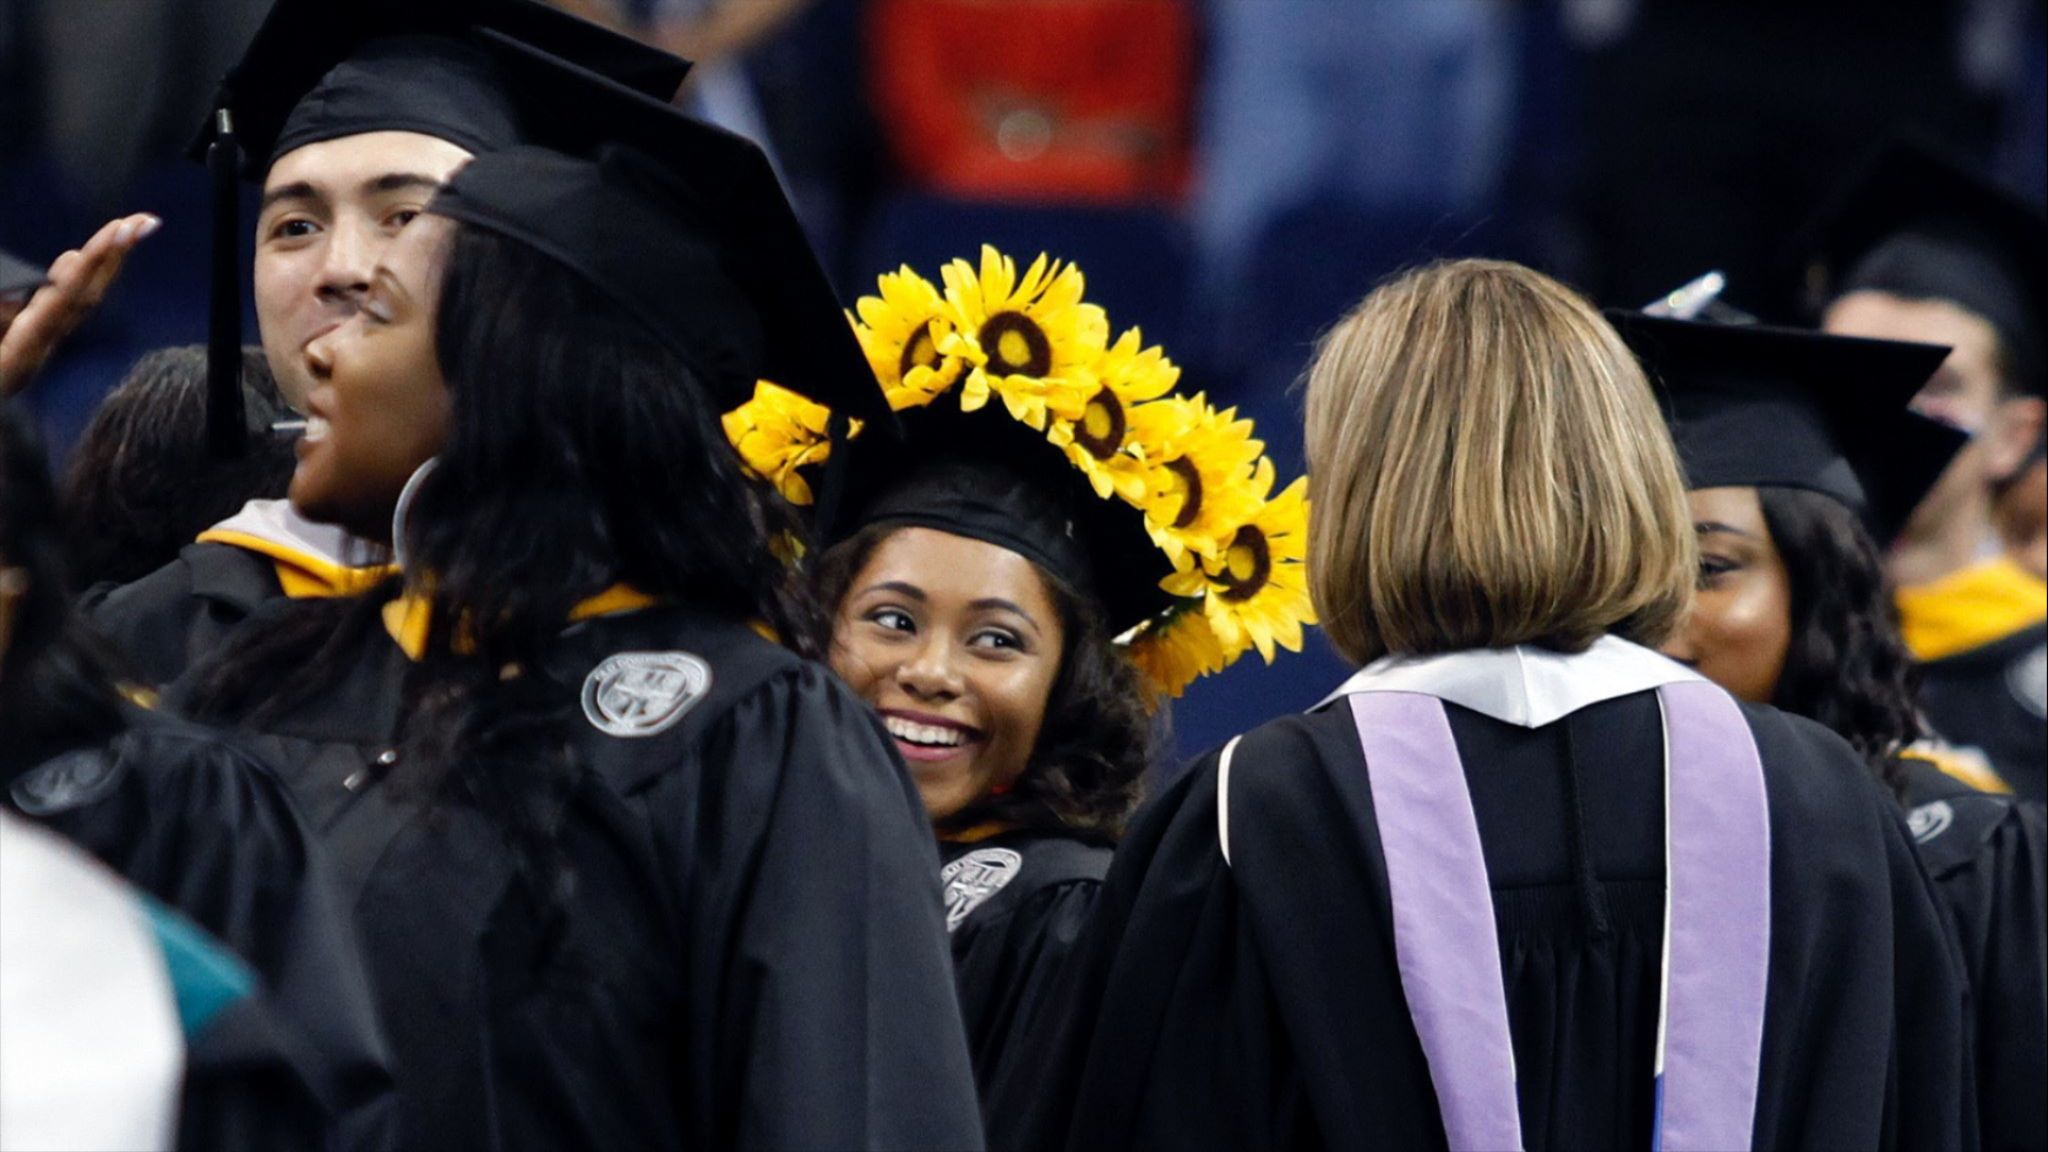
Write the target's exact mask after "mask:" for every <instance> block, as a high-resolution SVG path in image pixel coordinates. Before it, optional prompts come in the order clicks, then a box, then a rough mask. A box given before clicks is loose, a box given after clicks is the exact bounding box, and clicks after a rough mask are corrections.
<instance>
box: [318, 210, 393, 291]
mask: <svg viewBox="0 0 2048 1152" xmlns="http://www.w3.org/2000/svg"><path fill="white" fill-rule="evenodd" d="M381 249H382V237H380V236H378V235H376V233H375V230H374V229H371V228H368V227H365V226H363V225H361V224H359V223H356V222H352V221H347V220H341V221H337V222H336V223H335V225H334V228H333V229H332V230H331V231H330V232H329V233H328V240H327V249H326V253H325V259H324V260H323V261H322V262H321V265H320V278H319V280H318V281H317V282H316V283H315V284H314V289H313V290H314V293H315V294H316V295H318V296H319V297H320V299H321V300H322V301H327V302H333V303H345V304H353V303H355V302H356V301H357V300H358V299H360V298H361V296H362V294H363V293H364V292H366V291H368V290H369V287H370V273H371V270H372V269H373V268H374V267H375V266H376V263H377V254H378V252H379V251H380V250H381Z"/></svg>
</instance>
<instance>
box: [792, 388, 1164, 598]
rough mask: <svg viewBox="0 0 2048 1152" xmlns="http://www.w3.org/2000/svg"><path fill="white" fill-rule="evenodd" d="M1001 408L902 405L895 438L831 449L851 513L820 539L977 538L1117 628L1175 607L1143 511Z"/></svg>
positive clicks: (821, 530)
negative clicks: (910, 529) (872, 531)
mask: <svg viewBox="0 0 2048 1152" xmlns="http://www.w3.org/2000/svg"><path fill="white" fill-rule="evenodd" d="M1001 409H1002V406H1001V405H1000V404H991V405H989V406H988V407H986V408H983V409H982V410H980V411H978V412H962V411H960V409H959V407H958V406H957V405H953V404H932V405H928V406H925V407H920V408H911V409H908V410H905V411H903V412H899V413H898V414H897V415H898V417H899V418H900V419H901V420H902V424H903V437H902V439H901V440H897V441H892V440H888V439H884V438H881V437H874V438H870V437H869V436H867V435H866V434H865V433H863V434H862V435H861V436H860V437H858V438H856V439H855V440H854V441H853V442H852V444H851V445H849V446H848V449H847V451H845V452H843V453H841V452H835V453H834V456H835V457H836V458H843V459H846V460H848V461H849V464H848V466H847V475H846V480H845V485H846V495H845V497H844V507H845V508H846V509H847V513H848V514H847V515H845V516H843V517H841V518H839V519H838V520H837V521H834V522H830V523H824V524H821V525H820V526H819V534H820V536H821V537H822V538H823V540H824V542H825V544H826V546H828V547H829V546H831V545H833V544H836V543H839V542H840V541H842V540H845V539H848V538H849V537H851V536H853V535H854V534H856V533H858V532H859V531H860V530H862V529H864V528H866V527H868V526H870V525H874V524H892V525H905V526H914V527H923V528H933V529H937V530H938V531H941V532H947V533H950V534H952V535H955V536H965V537H967V538H969V539H973V540H981V541H985V542H987V543H990V544H994V545H996V546H998V547H1000V548H1007V549H1009V550H1010V551H1012V552H1015V553H1017V554H1019V555H1021V556H1023V557H1025V558H1026V559H1028V560H1030V561H1031V562H1032V563H1034V564H1036V565H1038V566H1039V567H1040V568H1042V569H1044V570H1046V571H1047V572H1050V573H1052V574H1053V575H1054V576H1056V577H1058V578H1059V579H1060V580H1061V581H1063V582H1064V583H1066V584H1067V585H1068V586H1069V587H1071V588H1073V589H1074V590H1076V591H1077V592H1079V593H1080V594H1081V595H1082V596H1083V597H1084V598H1087V599H1092V600H1095V601H1096V602H1098V603H1100V604H1101V605H1102V607H1103V611H1104V613H1105V615H1106V617H1107V620H1108V623H1109V626H1110V631H1111V632H1112V633H1115V634H1121V633H1123V632H1125V631H1128V630H1129V629H1131V628H1134V627H1136V626H1137V625H1139V624H1141V623H1143V622H1145V621H1147V620H1150V619H1152V618H1153V617H1155V616H1157V615H1158V614H1159V613H1160V612H1162V611H1164V610H1165V609H1166V608H1167V607H1169V606H1170V605H1172V604H1173V603H1174V597H1173V596H1172V595H1171V594H1169V593H1167V592H1166V591H1165V590H1164V589H1162V588H1160V586H1159V582H1160V581H1161V580H1164V579H1166V578H1167V577H1168V576H1171V575H1173V562H1172V561H1171V560H1169V559H1168V558H1167V556H1166V554H1165V553H1164V552H1162V551H1160V550H1159V548H1158V547H1157V546H1155V545H1154V544H1153V543H1152V539H1151V537H1150V536H1149V535H1148V534H1147V533H1146V530H1145V522H1144V515H1143V513H1141V512H1139V511H1138V510H1137V509H1135V508H1133V507H1131V506H1130V505H1128V504H1126V503H1124V502H1123V501H1122V500H1104V499H1102V498H1100V497H1098V496H1097V495H1096V494H1095V492H1094V490H1093V489H1092V488H1091V487H1090V486H1089V483H1088V480H1087V478H1086V477H1084V476H1083V475H1082V474H1081V472H1080V471H1079V470H1078V469H1076V468H1075V467H1074V466H1073V465H1072V464H1071V463H1069V462H1068V461H1067V458H1066V456H1065V454H1064V453H1063V452H1061V450H1060V449H1058V448H1056V447H1054V446H1052V445H1051V444H1048V443H1047V442H1046V439H1045V435H1044V434H1043V433H1041V432H1038V431H1036V430H1034V429H1032V428H1031V427H1030V426H1028V425H1026V424H1023V423H1020V422H1019V421H1016V420H1013V419H1011V418H1010V417H1009V415H1008V414H1007V413H1005V412H1003V411H1002V410H1001ZM906 445H908V446H909V447H908V448H907V449H906Z"/></svg>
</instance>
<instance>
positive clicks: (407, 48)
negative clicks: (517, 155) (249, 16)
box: [193, 0, 690, 179]
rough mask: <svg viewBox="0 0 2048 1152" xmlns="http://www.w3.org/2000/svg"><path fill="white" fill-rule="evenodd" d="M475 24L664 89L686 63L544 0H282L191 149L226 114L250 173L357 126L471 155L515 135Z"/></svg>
mask: <svg viewBox="0 0 2048 1152" xmlns="http://www.w3.org/2000/svg"><path fill="white" fill-rule="evenodd" d="M473 29H490V30H492V31H494V32H496V33H498V34H499V35H500V36H502V37H504V38H507V39H510V40H513V41H516V42H520V43H525V44H530V45H532V46H534V47H536V48H539V49H541V50H543V51H546V52H549V53H552V54H554V55H556V56H560V57H562V58H564V59H566V60H570V61H573V62H575V63H576V64H578V65H580V66H582V67H585V68H590V69H592V70H594V71H596V72H598V73H599V74H601V75H603V76H606V77H608V78H609V79H611V80H613V81H615V82H617V83H620V84H624V85H626V86H628V87H631V88H634V89H635V90H637V91H641V92H645V93H647V94H648V95H651V96H653V97H655V98H656V99H660V100H667V99H669V98H670V97H672V96H674V95H675V92H676V89H677V88H679V87H680V86H681V85H682V82H683V77H684V75H685V74H687V73H688V71H689V67H690V65H689V63H688V62H687V61H684V60H682V59H680V58H678V57H675V56H672V55H670V54H669V53H666V52H663V51H660V50H659V49H656V48H650V47H648V46H647V45H644V44H642V43H640V42H639V41H637V40H634V39H632V38H630V37H627V36H621V35H619V34H618V33H615V32H612V31H610V30H608V29H605V28H602V27H599V26H598V25H595V24H592V23H590V22H588V21H586V20H582V19H579V18H577V17H574V16H571V15H569V14H567V13H565V12H562V11H560V10H558V9H556V8H553V7H551V6H549V5H547V4H544V3H540V2H539V0H346V2H343V3H337V2H336V0H277V2H276V3H275V4H274V5H273V6H272V7H271V10H270V13H269V15H268V16H267V17H265V19H264V21H263V25H262V27H260V28H258V29H257V31H256V35H255V37H254V38H253V39H252V40H251V41H250V42H249V48H248V50H247V51H246V52H244V53H243V56H242V60H241V62H240V63H238V64H236V65H235V66H234V68H232V69H231V70H230V71H229V72H228V74H227V76H226V77H225V78H224V79H223V80H222V81H221V85H220V93H219V95H218V97H217V98H216V99H215V101H214V108H215V111H214V113H213V114H211V115H209V116H208V118H207V122H206V123H205V124H204V125H203V126H202V127H201V129H200V133H199V136H198V139H197V140H196V141H195V142H194V144H193V154H194V158H195V159H198V158H201V157H203V155H204V153H205V150H206V148H207V146H208V145H210V144H212V143H213V142H214V141H215V140H217V139H218V138H219V136H220V115H219V114H220V112H223V111H225V112H227V113H228V114H229V116H230V119H231V121H232V125H231V127H232V132H233V135H234V136H235V137H236V139H237V141H238V142H239V144H240V147H241V149H242V151H243V153H244V154H245V156H246V164H245V166H244V167H245V173H246V175H248V176H249V177H250V178H251V179H256V178H260V177H261V176H262V175H263V173H264V172H265V171H267V170H268V168H269V165H270V162H271V161H273V160H275V159H276V158H277V157H278V156H279V155H281V154H283V153H285V152H289V151H291V150H292V149H294V148H298V147H302V146H304V145H306V144H311V143H316V142H318V141H321V140H331V139H335V138H337V137H341V136H352V135H355V134H357V133H361V132H374V131H410V132H420V133H423V134H425V135H429V136H436V137H439V138H441V139H444V140H447V141H449V142H451V143H454V144H459V145H461V146H462V147H464V148H465V149H467V150H469V151H471V152H482V151H488V150H491V149H493V148H501V147H505V146H507V145H510V144H515V143H519V142H520V141H521V140H522V139H523V138H524V137H523V135H522V134H521V133H520V132H519V129H518V125H519V117H518V113H517V111H516V109H517V105H518V97H519V93H518V92H517V91H516V90H515V89H513V88H511V87H510V86H508V85H507V84H506V83H505V82H504V80H503V78H502V77H501V76H499V75H498V74H497V71H496V66H495V62H494V61H493V60H492V58H491V55H490V53H489V52H488V51H487V50H486V49H485V48H484V46H483V45H481V44H480V43H479V42H478V41H477V40H476V39H475V37H474V36H473V35H472V34H471V33H472V30H473Z"/></svg>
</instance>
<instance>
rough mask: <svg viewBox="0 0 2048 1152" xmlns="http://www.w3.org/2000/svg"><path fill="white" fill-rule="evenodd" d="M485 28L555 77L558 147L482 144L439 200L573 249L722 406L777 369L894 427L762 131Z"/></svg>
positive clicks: (494, 225) (543, 130)
mask: <svg viewBox="0 0 2048 1152" xmlns="http://www.w3.org/2000/svg"><path fill="white" fill-rule="evenodd" d="M485 38H486V39H487V40H490V41H492V42H493V44H494V47H496V48H497V49H499V50H501V51H503V52H505V53H506V59H507V61H508V64H509V65H510V68H511V73H512V75H513V76H514V78H515V79H514V82H515V83H524V82H527V79H528V78H530V79H531V81H532V82H535V83H539V82H546V83H547V84H549V85H550V86H551V92H552V93H553V94H554V96H555V97H556V99H554V100H552V101H550V108H549V109H544V110H540V111H539V113H538V115H539V117H540V118H539V119H538V120H537V121H536V122H535V124H534V135H535V136H536V138H539V139H542V140H547V141H549V142H550V143H552V144H554V145H556V147H546V148H544V147H538V146H524V147H518V148H510V149H505V150H503V151H500V152H494V153H491V154H489V155H487V156H481V157H478V158H477V159H476V160H474V161H471V162H470V163H469V164H468V165H466V166H465V167H464V168H463V169H462V170H461V171H460V172H458V173H457V174H456V175H455V177H454V178H453V179H451V180H450V181H449V182H448V185H447V186H446V187H445V188H443V189H442V190H441V191H440V192H439V193H437V194H436V195H435V197H434V199H433V200H432V201H431V202H430V203H429V205H428V209H427V210H428V211H430V212H434V213H437V214H440V215H443V216H449V217H452V218H454V219H457V220H461V221H463V222H464V223H466V224H470V225H473V226H476V227H479V228H484V229H487V230H489V231H493V232H497V233H499V234H502V235H505V236H510V237H512V238H513V239H516V240H519V241H521V242H523V243H526V244H528V245H531V246H532V247H534V248H536V249H539V250H540V251H542V252H545V253H547V254H548V255H550V256H552V257H554V258H555V259H556V260H559V261H560V262H562V263H563V264H565V265H567V266H568V267H569V268H571V269H572V270H574V271H575V272H576V273H577V274H579V275H581V276H582V277H583V278H584V279H585V280H587V281H589V282H590V283H591V284H592V285H594V286H596V287H597V288H598V289H599V290H600V291H602V292H604V293H605V294H606V295H607V296H609V297H611V298H612V299H613V300H615V301H617V302H618V303H619V305H620V306H621V307H623V308H625V309H626V310H627V311H628V312H629V313H631V314H633V315H634V316H636V317H637V318H638V319H639V320H640V321H641V322H642V323H644V324H645V325H646V326H647V327H648V329H649V330H650V331H652V332H653V333H654V334H656V335H657V336H659V337H661V338H663V339H665V340H667V341H668V342H669V343H670V345H671V346H672V347H673V348H675V350H676V351H677V352H678V354H679V355H681V356H683V357H684V358H685V359H686V360H687V361H688V362H690V363H691V365H692V366H693V367H694V368H696V369H697V370H698V373H699V375H700V377H701V378H702V379H703V380H704V382H705V384H706V385H707V386H708V387H710V388H711V389H712V390H713V392H714V397H713V399H714V400H715V401H716V403H717V404H718V405H719V406H720V407H721V408H722V409H730V408H735V407H738V406H739V405H740V404H742V403H744V402H746V400H747V399H748V398H750V397H751V396H752V395H753V388H754V383H755V381H756V380H757V379H767V380H772V381H774V382H775V383H777V384H779V385H781V386H783V387H785V388H788V389H790V390H791V391H794V392H799V393H802V394H803V395H805V396H808V397H810V398H811V399H812V400H815V401H817V402H818V403H820V404H823V405H825V406H826V407H828V408H831V409H832V410H833V412H834V413H835V415H836V416H838V417H840V418H842V419H843V418H846V417H853V418H859V419H863V420H867V421H870V422H874V423H878V424H879V425H880V426H882V427H883V428H885V429H886V428H893V426H894V419H893V417H892V415H891V413H890V410H889V406H888V401H887V399H886V398H885V397H884V395H883V393H882V389H881V386H880V384H879V383H877V381H876V380H875V376H874V372H873V370H872V369H870V368H869V367H868V363H867V357H866V356H865V355H864V354H863V353H862V352H861V348H860V343H859V341H858V340H857V339H856V338H855V337H854V334H853V330H852V327H851V325H849V324H848V322H847V319H846V316H845V313H844V312H843V310H842V308H841V305H840V302H839V298H838V296H837V295H836V294H835V293H834V292H833V290H832V285H831V282H830V281H829V280H828V279H827V278H826V276H825V272H824V269H823V268H822V267H821V266H820V265H819V263H818V258H817V255H816V253H814V252H813V251H812V250H811V246H810V242H809V241H808V240H807V239H806V238H805V236H804V233H803V229H802V227H801V226H800V225H799V224H798V223H797V218H796V212H795V211H794V210H793V209H792V208H791V207H790V204H789V200H788V197H787V196H785V195H784V193H783V190H782V186H781V184H780V182H779V181H778V180H777V179H776V176H775V171H774V169H773V168H772V167H771V166H770V165H769V163H768V157H767V155H766V154H765V153H763V152H762V151H761V149H760V147H759V146H758V145H756V144H754V143H753V142H752V141H750V140H747V139H745V138H744V137H741V136H736V135H734V134H732V133H730V132H726V131H724V130H722V129H719V128H715V127H713V126H711V125H709V124H705V123H703V122H701V121H698V120H695V119H692V118H691V117H689V116H686V115H684V114H683V113H681V112H679V111H677V110H676V109H674V108H672V107H670V106H669V105H667V104H664V103H662V102H660V101H657V100H651V99H649V98H647V97H646V96H643V95H641V94H640V93H638V92H634V91H631V90H630V89H627V88H625V87H623V86H621V85H617V84H613V83H610V82H609V81H607V80H605V79H604V78H603V77H601V76H598V75H596V74H595V73H592V72H590V71H588V70H586V69H582V68H578V67H576V66H575V65H573V64H569V63H567V62H565V61H561V60H557V59H554V58H551V57H549V56H547V55H546V54H544V53H537V52H534V51H532V50H531V49H528V48H525V47H524V46H521V45H518V44H516V43H510V42H508V41H506V40H505V39H504V38H502V37H498V36H495V35H494V34H490V33H486V34H485ZM579 141H580V143H581V144H582V147H580V148H579V147H577V146H576V145H577V143H578V142H579ZM558 149H560V150H558Z"/></svg>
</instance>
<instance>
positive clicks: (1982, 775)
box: [1899, 740, 2012, 796]
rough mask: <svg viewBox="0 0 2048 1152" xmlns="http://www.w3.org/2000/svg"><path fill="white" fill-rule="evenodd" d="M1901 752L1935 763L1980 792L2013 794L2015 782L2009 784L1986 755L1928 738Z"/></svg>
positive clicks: (1954, 778) (1943, 772)
mask: <svg viewBox="0 0 2048 1152" xmlns="http://www.w3.org/2000/svg"><path fill="white" fill-rule="evenodd" d="M1899 755H1900V756H1901V757H1902V758H1904V759H1907V760H1920V761H1923V762H1925V763H1928V764H1932V765H1934V766H1935V767H1936V768H1938V769H1940V770H1941V773H1942V775H1944V776H1947V777H1949V778H1950V779H1952V780H1960V781H1962V782H1963V783H1965V784H1968V785H1969V786H1970V787H1972V788H1975V789H1976V790H1977V791H1979V792H1993V793H1996V794H1998V795H2000V796H2010V795H2011V794H2012V785H2010V784H2007V783H2006V782H2005V778H2004V777H2002V776H2000V775H1999V774H1998V773H1997V771H1996V770H1994V769H1993V768H1992V767H1991V765H1990V764H1989V763H1987V762H1985V760H1984V758H1983V756H1982V755H1978V754H1972V753H1968V752H1964V751H1962V750H1960V749H1955V748H1949V747H1946V746H1944V745H1940V744H1934V743H1930V742H1929V741H1926V740H1922V741H1919V742H1918V743H1915V744H1913V745H1912V746H1911V747H1909V748H1907V749H1905V750H1904V751H1902V752H1900V753H1899Z"/></svg>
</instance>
